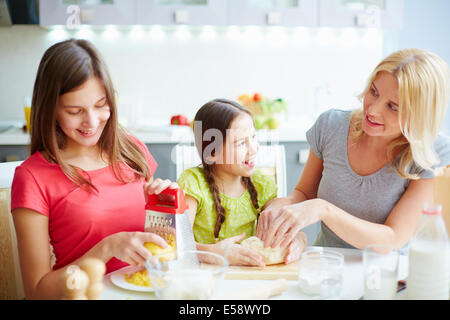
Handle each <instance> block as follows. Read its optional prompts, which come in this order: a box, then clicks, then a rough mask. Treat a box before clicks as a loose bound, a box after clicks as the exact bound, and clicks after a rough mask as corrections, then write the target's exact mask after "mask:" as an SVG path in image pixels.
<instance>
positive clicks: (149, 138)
mask: <svg viewBox="0 0 450 320" xmlns="http://www.w3.org/2000/svg"><path fill="white" fill-rule="evenodd" d="M308 128H309V126H306V125H298V126H293V125H283V126H280V127H279V128H278V129H276V130H258V131H257V136H258V140H259V141H260V142H268V141H269V142H272V143H273V142H277V141H283V142H296V141H300V142H301V141H306V131H307V130H308ZM128 131H129V132H130V133H131V134H132V135H134V136H135V137H137V138H138V139H139V140H141V141H142V142H143V143H145V144H158V143H193V142H194V134H193V132H192V130H191V128H190V127H187V126H155V127H149V128H143V129H128ZM29 143H30V136H29V134H28V133H25V132H23V130H22V129H21V128H18V127H11V128H9V129H7V130H5V131H3V132H1V133H0V145H9V146H12V145H15V146H17V145H28V144H29Z"/></svg>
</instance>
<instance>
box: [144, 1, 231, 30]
mask: <svg viewBox="0 0 450 320" xmlns="http://www.w3.org/2000/svg"><path fill="white" fill-rule="evenodd" d="M227 2H228V1H227V0H137V7H136V10H137V23H138V24H144V25H145V24H161V25H174V24H185V25H212V26H225V25H226V24H227Z"/></svg>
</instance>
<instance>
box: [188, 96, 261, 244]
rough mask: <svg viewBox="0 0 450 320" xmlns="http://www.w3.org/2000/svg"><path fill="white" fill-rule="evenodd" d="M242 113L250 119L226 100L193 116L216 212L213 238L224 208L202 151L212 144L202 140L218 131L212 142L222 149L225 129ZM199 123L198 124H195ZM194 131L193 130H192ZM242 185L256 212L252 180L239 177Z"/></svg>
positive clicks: (214, 102)
mask: <svg viewBox="0 0 450 320" xmlns="http://www.w3.org/2000/svg"><path fill="white" fill-rule="evenodd" d="M242 113H245V114H248V115H249V116H250V117H252V114H251V113H250V111H248V110H247V109H246V108H244V107H243V106H241V105H240V104H239V103H237V102H234V101H231V100H227V99H215V100H212V101H209V102H208V103H206V104H204V105H203V106H202V107H201V108H200V109H199V110H198V111H197V114H196V115H195V119H194V126H195V125H196V123H200V124H201V130H194V134H195V141H196V146H197V150H198V152H199V154H200V158H201V159H202V165H203V172H204V174H205V178H206V181H207V182H208V186H209V189H210V191H211V194H212V196H213V200H214V210H215V211H216V224H215V227H214V236H215V237H216V238H217V237H218V236H219V232H220V228H221V226H222V224H223V222H224V221H225V208H224V207H223V206H222V204H221V202H220V195H219V189H218V187H217V184H216V182H215V179H214V171H215V169H216V168H215V165H214V164H211V163H209V161H207V160H206V159H205V157H204V156H203V155H204V151H205V149H206V148H207V147H208V145H210V144H211V143H212V142H209V141H208V140H207V139H204V135H205V132H206V131H207V130H209V129H215V130H219V131H220V133H221V137H223V140H222V139H219V140H221V141H213V142H214V143H215V144H216V146H217V147H222V145H223V143H224V142H225V139H226V135H227V129H229V128H230V125H231V122H232V121H233V120H234V119H235V118H236V117H237V116H239V115H241V114H242ZM197 121H200V122H197ZM194 129H195V128H194ZM241 180H242V183H243V185H244V186H245V187H246V188H247V190H248V192H249V193H250V197H251V199H252V203H253V206H254V207H255V208H256V210H258V209H259V205H258V193H257V192H256V188H255V186H254V185H253V182H252V180H251V179H250V178H249V177H241Z"/></svg>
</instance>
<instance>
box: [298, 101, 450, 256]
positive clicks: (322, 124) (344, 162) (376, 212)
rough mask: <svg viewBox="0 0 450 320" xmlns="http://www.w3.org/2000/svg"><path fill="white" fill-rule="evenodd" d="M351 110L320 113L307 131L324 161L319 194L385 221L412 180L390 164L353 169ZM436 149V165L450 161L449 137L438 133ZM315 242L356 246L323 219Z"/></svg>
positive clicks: (428, 173) (421, 173) (422, 174)
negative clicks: (360, 170)
mask: <svg viewBox="0 0 450 320" xmlns="http://www.w3.org/2000/svg"><path fill="white" fill-rule="evenodd" d="M350 114H351V111H343V110H336V109H331V110H328V111H326V112H324V113H322V114H321V115H320V116H319V118H318V119H317V121H316V123H315V124H314V125H313V126H312V128H311V129H309V130H308V132H307V133H306V138H307V140H308V143H309V145H310V148H311V150H312V152H314V154H315V155H316V156H317V157H318V158H319V159H321V160H322V161H323V172H322V179H321V180H320V184H319V189H318V191H317V197H318V198H320V199H324V200H326V201H328V202H330V203H332V204H334V205H335V206H337V207H339V208H341V209H342V210H344V211H346V212H348V213H349V214H351V215H353V216H355V217H358V218H361V219H364V220H367V221H371V222H375V223H380V224H384V222H385V221H386V219H387V217H388V216H389V214H390V212H391V210H392V209H393V208H394V206H395V204H396V203H397V201H398V200H399V199H400V198H401V196H402V195H403V193H404V192H405V191H406V188H407V187H408V185H409V181H410V180H409V179H405V178H402V177H400V176H399V175H398V174H397V173H396V171H395V170H394V169H393V168H392V167H390V165H389V164H387V165H386V166H384V167H383V168H381V169H380V170H378V171H377V172H375V173H373V174H370V175H368V176H360V175H358V174H356V173H355V172H354V171H353V170H352V168H351V167H350V164H349V161H348V156H347V137H348V132H349V126H350ZM435 150H436V153H437V154H438V156H439V158H440V160H441V162H440V164H438V165H436V167H442V166H446V165H448V164H450V138H449V137H447V136H444V135H439V136H438V138H437V139H436V142H435ZM411 170H414V172H418V173H419V176H420V177H421V178H432V177H433V176H434V175H433V172H432V171H427V170H423V169H421V168H418V167H417V166H413V167H412V168H411ZM410 172H413V171H410ZM314 245H316V246H324V247H344V248H353V247H352V246H351V245H349V244H348V243H346V242H345V241H344V240H342V239H340V238H339V237H338V236H337V235H336V234H335V233H334V232H333V231H331V230H330V229H329V228H328V227H327V226H326V225H325V224H324V223H321V230H320V232H319V235H318V236H317V239H316V241H315V243H314Z"/></svg>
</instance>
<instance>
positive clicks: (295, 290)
mask: <svg viewBox="0 0 450 320" xmlns="http://www.w3.org/2000/svg"><path fill="white" fill-rule="evenodd" d="M309 248H311V247H309ZM315 248H320V247H315ZM329 249H331V250H333V251H337V252H339V253H341V254H343V255H344V259H345V265H344V275H343V288H342V293H341V295H340V297H339V299H341V300H357V299H360V298H361V297H362V296H363V294H364V273H363V262H362V251H361V250H358V249H346V248H329ZM407 275H408V256H404V255H402V256H400V261H399V274H398V279H399V280H400V279H405V278H406V277H407ZM110 277H111V274H108V275H105V277H104V279H103V284H104V286H105V290H104V291H103V293H102V295H101V297H100V299H102V300H154V299H156V296H155V294H154V292H138V291H132V290H127V289H123V288H119V287H117V286H116V285H114V284H113V283H112V281H111V279H110ZM270 281H273V280H224V282H223V284H222V285H221V287H220V288H219V289H218V292H216V293H214V296H213V298H212V299H217V298H220V297H222V296H224V295H227V294H228V296H230V294H231V295H232V294H233V292H237V291H239V290H241V289H242V288H245V287H249V286H252V285H255V284H267V283H270ZM405 291H406V290H405ZM405 291H402V292H400V293H398V294H397V298H396V299H397V300H404V299H405ZM271 299H273V300H311V299H317V297H312V296H308V295H306V294H304V293H302V292H301V291H300V289H299V286H298V281H297V280H289V281H288V289H287V290H286V291H285V292H283V293H282V294H281V295H279V296H276V297H273V298H271Z"/></svg>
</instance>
